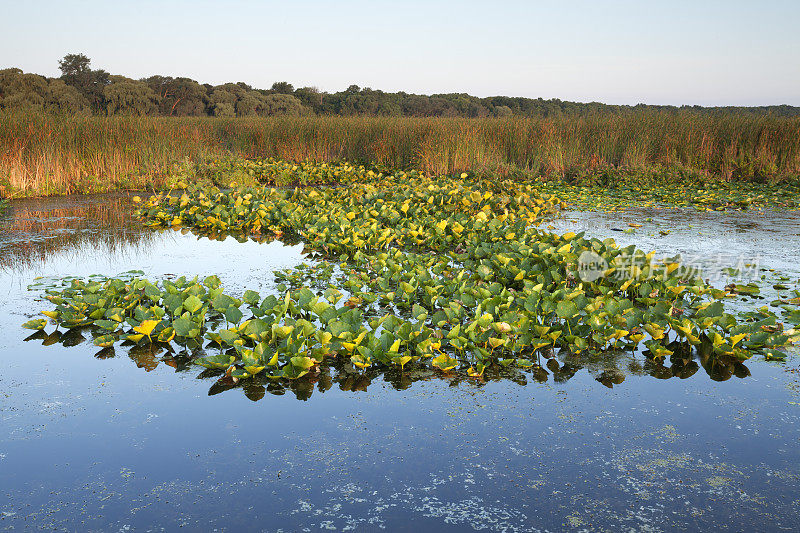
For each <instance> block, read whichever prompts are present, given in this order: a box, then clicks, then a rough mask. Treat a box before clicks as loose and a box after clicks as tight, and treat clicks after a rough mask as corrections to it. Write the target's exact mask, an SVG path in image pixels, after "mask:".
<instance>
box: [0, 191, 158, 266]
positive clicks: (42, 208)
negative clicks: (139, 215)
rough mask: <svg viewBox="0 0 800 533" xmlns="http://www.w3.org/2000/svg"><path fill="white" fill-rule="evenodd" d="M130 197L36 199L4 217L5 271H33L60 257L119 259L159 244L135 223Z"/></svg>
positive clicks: (0, 218) (0, 254)
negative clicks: (87, 253)
mask: <svg viewBox="0 0 800 533" xmlns="http://www.w3.org/2000/svg"><path fill="white" fill-rule="evenodd" d="M131 213H132V208H131V201H130V199H129V197H128V196H127V195H123V194H114V195H102V196H98V197H93V196H67V197H62V198H32V199H25V200H15V201H13V202H11V203H10V204H9V206H8V208H7V209H6V211H4V212H3V214H2V215H0V268H4V269H22V268H29V267H31V266H33V265H36V264H38V263H41V262H44V261H46V260H48V259H49V258H50V257H51V256H52V255H54V254H55V253H58V252H80V251H83V250H96V251H103V252H105V253H107V254H110V253H117V252H119V251H121V250H122V249H124V248H126V247H137V246H140V245H142V244H146V243H147V242H149V241H151V240H152V239H153V233H152V232H149V231H145V230H144V228H142V225H141V224H140V223H138V222H137V221H135V220H133V219H132V218H131Z"/></svg>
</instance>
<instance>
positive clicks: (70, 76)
mask: <svg viewBox="0 0 800 533" xmlns="http://www.w3.org/2000/svg"><path fill="white" fill-rule="evenodd" d="M90 64H91V61H90V59H89V58H88V57H86V56H85V55H83V54H68V55H66V56H65V57H64V59H62V60H60V61H59V68H60V69H61V73H62V75H61V77H60V78H46V77H44V76H40V75H38V74H30V73H29V74H26V73H24V72H23V71H22V70H20V69H17V68H9V69H5V70H0V110H9V111H24V112H30V111H43V112H52V113H68V114H95V115H136V116H146V115H157V116H215V117H245V116H306V115H323V116H388V117H392V116H407V117H508V116H520V117H546V118H558V117H562V116H594V115H598V114H605V115H609V114H611V115H624V114H627V113H631V112H634V111H641V110H659V111H676V112H677V111H684V112H685V111H687V110H688V111H694V112H697V113H703V114H706V113H708V114H723V113H724V114H728V113H733V114H756V115H772V116H779V117H797V116H800V107H794V106H789V105H778V106H761V107H701V106H681V107H675V106H655V105H645V104H639V105H636V106H620V105H607V104H602V103H598V102H591V103H578V102H565V101H562V100H558V99H550V100H544V99H541V98H535V99H534V98H521V97H509V96H491V97H488V98H478V97H475V96H470V95H468V94H465V93H452V94H434V95H431V96H426V95H419V94H408V93H405V92H397V93H388V92H384V91H380V90H374V89H370V88H368V87H367V88H361V87H359V86H357V85H351V86H350V87H348V88H347V89H346V90H344V91H339V92H336V93H327V92H324V91H320V90H318V89H317V88H315V87H300V88H295V87H294V86H293V85H292V84H291V83H288V82H276V83H274V84H273V85H272V87H271V88H270V89H255V88H253V87H251V86H250V85H247V84H246V83H243V82H238V83H225V84H223V85H217V86H214V85H209V84H201V83H198V82H196V81H194V80H191V79H189V78H180V77H178V78H173V77H171V76H150V77H149V78H143V79H140V80H133V79H130V78H126V77H124V76H118V75H113V74H109V73H108V72H106V71H105V70H102V69H98V70H94V69H92V68H91V67H90Z"/></svg>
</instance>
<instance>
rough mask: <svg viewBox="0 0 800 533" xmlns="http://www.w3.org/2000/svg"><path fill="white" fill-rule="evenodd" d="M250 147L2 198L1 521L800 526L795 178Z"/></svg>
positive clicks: (290, 526)
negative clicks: (573, 196) (665, 192)
mask: <svg viewBox="0 0 800 533" xmlns="http://www.w3.org/2000/svg"><path fill="white" fill-rule="evenodd" d="M234 170H235V169H227V170H226V171H225V172H221V173H219V174H218V175H216V176H211V178H212V179H213V180H214V181H216V183H217V185H214V184H213V183H210V182H209V181H208V180H207V179H208V177H209V176H202V177H203V178H205V179H204V180H201V184H195V183H191V182H190V183H188V184H187V183H179V184H177V185H178V186H179V187H180V190H179V191H178V192H177V193H174V192H173V193H171V194H164V193H162V194H157V195H155V196H153V197H152V198H149V199H148V198H145V199H138V198H136V199H134V200H139V202H138V203H137V204H136V210H135V212H134V211H133V205H134V204H133V202H130V203H129V202H128V199H127V198H121V197H120V196H99V197H95V198H88V199H82V200H80V201H78V200H70V199H60V200H42V201H33V200H29V201H23V202H12V203H11V205H10V207H9V209H8V211H7V212H6V213H5V214H4V215H3V216H4V220H5V222H6V224H5V225H6V226H7V227H8V229H6V230H5V232H4V234H3V236H2V241H0V247H1V248H2V252H3V263H2V267H3V269H4V271H3V273H2V281H3V282H4V283H3V287H4V289H3V291H4V293H5V296H4V300H7V301H8V302H9V303H10V305H9V312H8V313H7V314H6V315H5V316H4V318H3V321H4V322H3V324H4V326H5V331H6V332H7V335H6V336H5V338H4V339H3V340H2V341H0V357H2V359H3V363H4V368H5V369H6V371H5V372H4V373H3V375H2V376H0V394H2V402H3V403H2V404H1V405H2V411H0V417H2V419H3V420H4V424H3V429H2V433H0V469H2V472H3V477H4V479H5V480H6V481H5V482H4V484H3V490H4V496H6V498H5V502H4V503H3V504H1V505H0V513H2V515H0V517H2V520H0V527H4V526H6V524H8V525H9V526H11V527H15V526H17V525H20V524H23V523H25V524H36V525H38V526H43V527H63V528H67V529H88V528H95V529H110V528H123V527H135V528H143V529H144V528H151V527H154V526H165V527H168V528H170V527H177V526H179V525H185V526H189V527H193V528H207V527H209V526H211V527H220V528H226V527H227V528H237V527H238V528H244V527H247V528H256V529H264V530H278V529H282V530H285V531H295V530H302V529H308V530H315V529H341V530H347V529H363V530H373V529H378V528H386V529H388V530H395V529H407V528H411V527H414V528H416V529H419V528H421V529H424V530H436V531H439V530H447V529H452V530H454V531H456V530H464V529H469V528H472V529H478V530H483V529H485V530H490V531H529V530H540V531H547V530H553V531H556V530H564V529H585V528H594V529H608V530H619V529H621V528H628V529H637V530H638V529H651V530H654V531H658V530H669V529H674V528H676V527H682V528H688V529H693V528H696V527H707V528H710V527H715V528H719V529H725V528H727V527H733V528H734V529H737V530H738V529H740V528H742V527H747V526H750V527H753V528H764V527H768V528H770V529H778V528H790V529H795V528H797V527H798V525H799V524H798V519H797V516H798V515H797V510H798V507H800V499H798V495H797V490H796V489H797V486H798V480H799V478H800V467H798V466H797V465H798V464H800V461H798V458H799V457H800V449H798V447H797V442H798V437H800V429H798V425H797V423H796V422H797V420H798V417H800V408H799V407H798V404H800V399H798V393H799V392H800V390H798V382H797V381H796V378H795V377H794V376H793V374H792V373H791V372H789V371H788V370H791V369H793V368H795V367H796V362H795V361H794V359H793V355H794V353H795V352H796V348H795V347H794V345H793V343H795V342H797V333H796V329H794V328H795V327H796V324H797V322H798V314H800V313H798V303H800V300H798V298H800V293H798V289H799V288H800V286H798V282H799V281H800V272H798V268H797V266H796V265H797V259H798V258H799V257H798V252H797V247H796V246H794V247H792V246H791V243H796V242H797V235H798V234H800V217H799V216H798V214H797V212H796V211H777V212H776V211H772V210H771V209H770V206H771V205H778V207H791V202H792V201H793V200H792V199H791V198H789V199H788V200H786V198H785V195H783V193H775V194H776V196H772V198H780V199H781V202H784V201H785V203H781V202H778V201H775V200H772V201H769V202H767V201H763V198H762V199H758V198H756V197H757V192H756V194H754V195H750V196H748V198H751V200H750V201H749V202H744V201H742V200H741V199H739V200H736V199H733V198H732V197H731V198H730V199H726V198H725V194H726V193H724V192H723V193H719V192H718V193H716V194H715V195H714V197H715V198H720V197H722V200H718V201H717V200H715V201H714V203H713V205H712V206H711V208H712V209H717V208H721V209H738V208H742V207H752V208H763V209H765V210H762V211H758V210H756V209H751V210H748V211H735V212H732V211H725V212H713V213H707V212H703V213H700V212H696V211H692V210H687V209H682V210H661V209H655V208H648V209H647V210H644V211H641V210H639V211H629V212H626V213H589V212H586V211H580V212H572V211H566V212H563V211H562V209H563V207H564V206H563V205H562V203H561V198H562V197H563V196H569V194H570V191H569V190H567V189H564V191H565V192H566V193H567V194H564V195H561V194H556V191H554V190H548V189H547V188H546V187H545V188H544V189H543V188H542V187H537V183H536V182H516V183H504V182H502V181H489V180H486V181H484V180H479V179H472V178H469V177H468V176H462V177H461V178H429V177H426V176H423V175H421V174H419V173H417V172H407V173H397V174H389V175H383V174H379V173H375V172H369V171H367V170H365V169H363V168H360V167H353V166H348V165H312V164H305V165H291V164H286V163H281V162H275V161H268V162H260V163H258V164H255V165H253V164H243V165H241V168H239V169H238V170H237V171H236V178H235V179H236V180H237V181H238V182H239V184H238V185H237V184H235V183H234V184H230V183H225V177H226V176H228V175H229V174H230V175H232V174H233V173H234ZM242 183H245V184H244V185H242ZM261 184H267V187H264V186H263V185H261ZM273 185H306V186H305V187H300V188H271V186H273ZM333 185H342V186H333ZM218 186H221V187H218ZM543 190H544V191H546V192H542V191H543ZM509 191H510V193H509ZM573 192H574V191H573ZM765 197H766V196H765ZM704 198H707V197H704ZM754 198H755V199H754ZM665 199H666V197H662V198H661V201H664V200H665ZM762 201H763V205H762V204H760V203H759V202H762ZM691 204H692V206H698V205H702V204H703V202H701V201H699V200H698V201H693V202H691ZM795 205H796V204H795ZM567 207H568V206H567ZM584 207H585V206H584ZM732 213H733V214H732ZM104 217H105V218H104ZM583 229H585V232H584V231H582V230H583ZM617 230H621V231H617ZM698 233H700V234H701V235H700V236H699V235H698ZM703 235H705V236H703ZM611 237H614V238H615V239H616V241H617V243H615V242H612V241H611V240H609V239H610V238H611ZM700 239H702V241H701V240H700ZM701 243H702V244H701ZM629 245H631V246H629ZM632 245H637V246H632ZM732 247H737V249H732ZM641 248H645V249H647V250H650V249H652V250H656V251H657V252H658V253H657V254H648V253H644V252H642V251H640V249H641ZM691 252H695V253H696V254H702V256H703V257H704V258H706V260H705V261H706V262H705V263H703V261H702V260H701V261H700V262H701V263H702V266H703V267H704V270H702V271H698V270H695V269H694V268H693V265H690V264H688V263H687V262H686V261H683V260H682V259H681V258H679V257H677V256H678V255H679V254H682V255H683V256H684V258H685V256H686V255H688V254H690V253H691ZM753 252H758V253H753ZM585 253H589V254H593V255H592V257H596V258H598V261H597V264H601V265H603V268H602V269H601V270H600V271H593V272H591V273H590V274H592V275H591V276H588V277H587V275H586V274H587V272H585V270H582V269H581V265H582V260H581V257H582V256H583V257H586V256H585ZM720 254H722V255H725V256H726V257H728V256H731V257H732V256H739V258H740V259H741V258H745V259H744V260H743V261H740V262H739V263H737V262H736V261H732V262H729V263H724V264H716V263H714V264H712V263H711V262H710V261H709V260H708V259H707V258H709V257H712V256H713V257H717V256H720ZM592 264H595V263H592ZM708 267H719V268H718V270H719V274H720V275H719V276H717V277H715V278H714V279H709V280H708V281H706V278H708V277H709V276H708V273H709V269H708ZM37 277H38V278H39V279H34V278H37ZM590 278H592V279H590ZM29 286H30V287H29ZM42 312H44V318H42V314H41V313H42ZM37 315H38V316H37ZM23 323H24V324H25V326H26V327H28V328H31V329H33V330H34V331H33V332H31V331H27V332H26V331H25V330H23V329H21V328H19V325H20V324H23ZM98 359H99V361H98ZM782 359H787V361H785V362H780V361H775V360H782ZM130 360H132V361H133V363H135V364H131V361H130ZM139 369H142V370H144V371H145V372H142V371H140V370H139ZM656 380H658V381H656ZM230 389H233V390H230ZM236 391H240V392H238V393H237V392H236ZM218 393H223V394H218ZM268 393H269V394H268ZM297 399H300V400H305V401H302V402H298V401H297ZM732 517H733V518H735V519H732ZM734 524H735V526H733V525H734Z"/></svg>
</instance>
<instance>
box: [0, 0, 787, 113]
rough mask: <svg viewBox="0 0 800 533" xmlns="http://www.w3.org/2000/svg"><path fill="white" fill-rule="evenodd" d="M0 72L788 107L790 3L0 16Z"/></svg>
mask: <svg viewBox="0 0 800 533" xmlns="http://www.w3.org/2000/svg"><path fill="white" fill-rule="evenodd" d="M0 8H1V9H2V11H0V12H2V14H3V22H2V23H1V25H0V28H2V31H0V68H4V67H10V66H16V67H20V68H22V69H23V70H25V71H26V72H37V73H40V74H44V75H48V76H56V75H58V64H57V60H58V59H59V58H61V57H63V56H64V54H66V53H68V52H83V53H85V54H86V55H88V56H89V57H90V58H91V59H92V66H93V67H94V68H104V69H106V70H108V71H109V72H112V73H115V74H123V75H126V76H129V77H133V78H140V77H143V76H147V75H150V74H167V75H181V76H188V77H190V78H193V79H196V80H198V81H200V82H207V83H213V84H218V83H222V82H226V81H244V82H246V83H249V84H251V85H253V86H255V87H259V88H268V87H269V86H270V85H272V83H273V82H274V81H280V80H286V81H289V82H291V83H293V84H294V85H295V86H298V87H299V86H304V85H313V86H317V87H319V88H320V89H323V90H327V91H337V90H341V89H344V88H346V87H347V86H348V85H350V84H352V83H355V84H357V85H360V86H362V87H365V86H366V87H372V88H376V89H383V90H386V91H399V90H403V91H407V92H416V93H425V94H431V93H441V92H468V93H470V94H474V95H477V96H490V95H498V94H502V95H510V96H527V97H534V98H535V97H539V96H541V97H543V98H561V99H564V100H576V101H584V102H585V101H592V100H595V101H601V102H607V103H619V104H636V103H638V102H644V103H650V104H676V105H679V104H700V105H762V104H763V105H766V104H781V103H787V104H792V105H800V0H785V1H778V0H772V1H771V0H764V1H760V2H759V1H747V2H745V1H738V0H727V1H702V0H697V1H676V0H673V1H669V2H651V1H646V0H642V1H622V0H617V1H601V0H596V1H585V2H584V1H579V0H573V1H571V2H559V1H557V0H550V1H543V2H539V1H527V2H525V1H502V0H496V1H491V2H488V1H487V2H472V1H467V0H465V1H462V2H443V1H435V0H429V1H415V0H406V1H403V2H388V1H380V0H373V1H348V0H339V1H321V0H319V1H305V2H304V1H295V2H291V1H283V2H271V1H270V2H266V1H264V2H255V1H245V0H238V1H230V2H210V1H201V0H195V1H169V0H162V1H150V0H145V1H138V2H132V1H124V0H115V1H108V0H107V1H96V0H95V1H91V0H86V1H66V0H62V1H36V0H25V1H19V0H15V1H7V0H0Z"/></svg>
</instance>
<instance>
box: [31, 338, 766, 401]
mask: <svg viewBox="0 0 800 533" xmlns="http://www.w3.org/2000/svg"><path fill="white" fill-rule="evenodd" d="M102 333H104V332H103V331H101V330H99V329H98V328H92V327H84V328H73V329H69V330H66V331H64V332H60V331H58V330H56V331H54V332H52V333H50V334H47V333H44V332H43V331H37V332H36V333H34V334H33V335H31V336H29V337H28V338H27V339H25V340H26V341H34V340H41V341H42V344H43V345H45V346H49V345H53V344H61V345H63V346H66V347H69V346H76V345H79V344H83V343H91V341H92V337H93V336H94V335H99V334H102ZM218 350H219V348H209V347H208V346H206V347H205V348H203V347H200V346H199V345H198V346H194V347H193V348H192V347H182V351H180V352H176V351H174V349H173V347H172V346H169V345H163V344H159V343H153V344H142V345H134V344H132V343H130V342H126V343H123V344H122V345H121V346H120V348H113V347H110V348H103V349H102V350H99V351H98V352H97V353H96V354H95V357H96V358H98V359H108V358H111V357H116V356H117V355H119V354H120V353H123V354H125V355H127V357H129V358H130V359H131V361H133V362H134V363H135V364H136V366H137V367H138V368H142V369H144V370H145V371H146V372H150V371H152V370H155V369H156V368H157V367H158V366H159V365H162V364H164V365H167V366H170V367H172V368H173V369H174V370H175V372H197V371H198V370H199V367H198V366H197V365H195V364H194V363H193V362H192V361H193V360H194V359H195V358H196V357H199V356H202V355H208V352H212V351H218ZM548 355H549V357H544V356H542V357H540V358H539V359H538V360H537V362H536V364H534V365H533V366H532V367H530V368H527V369H519V368H504V367H502V366H501V365H498V364H496V365H491V366H490V367H488V368H487V369H486V371H485V372H484V375H483V377H482V378H481V379H475V378H470V377H468V376H467V374H466V372H463V371H460V372H450V373H443V372H440V371H439V370H434V369H431V368H428V367H425V366H422V365H417V366H411V365H406V369H405V371H403V372H401V371H400V369H398V368H386V367H371V368H369V369H366V370H359V369H356V368H355V367H354V366H353V365H352V364H351V363H350V362H349V361H347V360H346V359H345V360H338V359H328V360H326V361H325V362H324V363H323V364H322V365H320V366H319V367H318V368H316V369H315V370H314V371H312V372H311V373H309V374H307V375H305V376H303V377H302V378H300V379H296V380H291V381H289V380H279V381H276V380H272V379H270V378H268V377H266V376H264V375H257V376H255V377H253V378H249V379H244V380H239V381H237V380H235V379H233V378H231V377H229V376H226V375H225V373H224V372H223V371H222V370H211V369H204V370H202V371H201V372H199V374H198V376H197V378H198V379H204V380H214V383H213V384H212V385H211V388H210V390H209V391H208V394H209V395H214V394H219V393H221V392H225V391H227V390H230V389H235V388H241V389H242V391H243V392H244V394H245V395H246V396H247V397H248V398H249V399H251V400H253V401H257V400H260V399H262V398H264V397H265V396H266V395H267V393H269V394H273V395H283V394H286V393H288V392H291V393H293V394H294V395H295V396H296V397H297V399H299V400H307V399H308V398H310V397H311V395H312V394H313V393H314V391H315V390H316V391H318V392H325V391H327V390H329V389H331V388H333V387H334V386H336V387H339V389H340V390H342V391H348V392H360V391H366V390H367V389H368V388H369V387H370V386H371V385H373V384H374V383H376V382H384V383H388V384H389V385H391V387H392V388H394V389H396V390H404V389H407V388H409V387H411V386H412V385H413V384H414V383H415V382H418V381H432V380H442V381H446V382H448V383H449V384H450V386H457V385H458V384H459V383H461V382H467V383H470V384H472V385H474V386H483V385H485V384H487V383H489V382H496V381H511V382H514V383H516V384H518V385H521V386H525V385H527V384H528V383H529V382H530V381H535V382H538V383H546V382H547V381H549V380H551V379H552V380H553V381H554V382H556V383H565V382H567V381H569V380H570V379H571V378H572V377H573V376H575V375H576V374H577V373H578V372H579V371H580V370H586V371H587V372H588V373H589V374H590V375H592V376H593V377H594V378H595V380H597V381H598V382H600V383H602V384H603V385H605V386H606V387H609V388H612V387H613V386H614V385H620V384H622V383H623V382H624V381H625V379H626V377H627V376H631V375H634V376H640V377H644V376H651V377H654V378H656V379H670V378H679V379H687V378H690V377H692V376H694V375H695V374H697V373H698V371H699V370H700V369H701V368H702V369H703V370H704V371H705V375H706V376H707V377H709V378H710V379H712V380H714V381H726V380H728V379H730V378H731V377H733V376H736V377H738V378H746V377H748V376H749V375H750V371H749V370H748V368H747V367H746V366H745V365H744V364H743V363H742V362H741V361H738V360H735V359H731V358H721V357H717V356H714V355H713V354H712V353H711V352H710V350H704V349H702V347H701V349H700V350H693V351H692V352H681V351H680V350H677V349H676V350H675V353H673V355H672V356H670V357H669V358H667V359H666V360H653V359H649V358H646V357H644V356H641V355H637V354H635V353H633V352H630V351H622V350H618V351H609V352H605V353H602V354H586V353H582V354H573V353H568V352H561V353H558V354H556V355H555V356H553V354H548Z"/></svg>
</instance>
